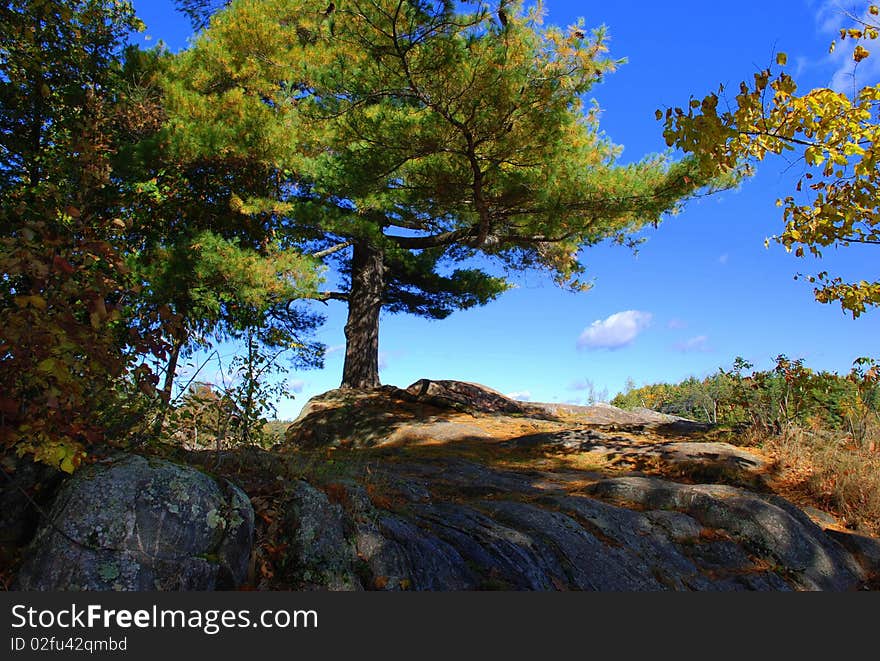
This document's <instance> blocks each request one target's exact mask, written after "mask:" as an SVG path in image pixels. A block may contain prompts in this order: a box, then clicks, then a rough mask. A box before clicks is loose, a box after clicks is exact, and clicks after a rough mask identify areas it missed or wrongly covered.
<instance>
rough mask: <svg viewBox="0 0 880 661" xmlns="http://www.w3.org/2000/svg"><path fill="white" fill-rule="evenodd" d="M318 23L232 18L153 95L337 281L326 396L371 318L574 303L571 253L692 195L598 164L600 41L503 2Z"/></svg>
mask: <svg viewBox="0 0 880 661" xmlns="http://www.w3.org/2000/svg"><path fill="white" fill-rule="evenodd" d="M331 6H332V8H333V9H332V11H328V7H327V5H326V2H325V1H322V2H320V3H319V2H316V1H311V2H308V1H307V2H293V1H292V0H266V1H264V2H246V1H238V2H233V3H232V4H231V5H230V7H229V9H227V10H225V11H223V12H220V13H218V14H216V15H215V16H214V17H213V19H212V21H211V24H210V27H209V28H208V29H207V30H205V31H204V32H203V33H202V34H201V35H200V36H199V38H198V40H197V41H196V43H195V44H194V46H193V47H192V48H191V49H190V50H189V51H187V52H185V53H184V54H183V55H181V56H180V58H179V61H178V62H177V63H176V66H175V67H174V69H173V75H172V76H170V77H169V80H168V83H167V94H168V98H169V111H170V113H171V117H172V119H171V123H172V125H173V126H174V127H175V133H176V135H177V139H178V145H179V148H180V149H181V150H183V151H185V152H188V153H191V154H218V153H219V154H224V155H227V156H229V155H237V156H242V157H247V158H249V159H254V160H256V161H260V162H262V163H265V164H267V165H268V166H270V167H272V168H274V169H276V171H277V172H278V173H279V174H280V176H282V177H283V179H284V183H283V185H282V186H280V187H279V193H280V194H279V195H278V196H277V197H276V198H275V199H274V200H272V201H271V204H272V205H273V208H275V209H276V210H277V209H279V208H281V207H282V206H283V213H284V215H285V218H286V219H287V223H286V226H285V228H284V229H285V231H286V234H287V237H288V239H289V240H290V242H291V243H292V244H295V245H296V246H298V247H299V248H300V249H302V250H305V251H308V252H310V253H311V254H313V255H314V256H315V257H319V258H321V259H323V260H325V261H327V262H328V263H335V265H336V266H337V268H338V269H339V272H340V274H341V276H342V278H341V287H340V288H339V289H338V290H337V291H328V292H324V293H323V294H322V295H321V297H322V298H323V299H325V300H341V301H344V302H345V303H346V304H347V306H348V322H347V324H346V327H345V333H346V341H347V346H346V357H345V366H344V368H343V377H342V385H343V386H344V387H352V388H370V387H375V386H377V385H378V384H379V374H378V333H379V315H380V312H381V310H382V309H383V308H384V309H386V310H389V311H391V312H407V313H411V314H418V315H422V316H426V317H429V318H442V317H445V316H446V315H448V314H450V313H451V312H452V311H453V310H456V309H463V308H468V307H471V306H475V305H482V304H485V303H487V302H488V301H490V300H492V299H494V298H495V297H497V296H498V295H499V294H501V293H502V292H503V291H505V290H506V289H507V288H509V286H510V284H509V282H508V280H507V279H506V278H504V277H499V276H497V275H493V273H494V272H495V270H496V269H495V267H500V268H501V269H504V270H508V271H510V270H512V271H516V270H521V269H526V268H540V269H544V270H546V271H548V272H549V273H550V274H551V275H552V276H553V277H554V279H555V280H556V281H557V282H558V283H560V284H562V285H565V286H569V287H572V288H575V289H583V288H586V287H587V285H585V284H584V283H582V282H581V281H580V280H579V276H582V274H583V272H584V267H583V265H582V263H581V262H580V261H579V253H580V251H581V249H582V248H584V247H587V246H591V245H595V244H597V243H599V242H602V241H605V240H612V241H617V242H619V243H624V244H633V243H635V242H636V241H637V240H636V239H635V238H634V233H635V232H637V231H638V230H639V229H641V228H642V227H644V226H646V225H648V224H656V223H657V222H659V220H660V219H661V218H662V216H663V215H664V214H666V213H668V212H671V211H674V210H675V209H676V208H677V205H678V204H679V202H680V201H681V200H682V199H684V198H686V197H688V196H689V195H692V194H694V193H695V192H696V191H698V190H699V189H700V188H701V187H703V186H705V185H706V184H708V183H710V182H709V181H708V180H707V179H706V178H705V177H703V178H701V177H700V176H699V175H698V174H697V170H696V169H695V168H694V167H693V163H692V162H691V161H687V160H686V161H682V162H678V163H671V162H669V161H668V160H667V159H666V158H665V157H662V156H649V157H646V158H645V159H643V160H642V161H640V162H637V163H633V164H629V165H620V164H618V163H617V157H618V156H619V153H620V150H619V148H618V147H617V146H616V145H614V144H613V143H612V142H611V141H609V140H608V139H607V138H606V137H605V136H604V135H603V134H602V133H601V131H600V129H599V126H598V117H599V109H598V107H597V106H596V105H595V104H585V102H584V100H583V99H584V95H585V94H587V93H588V92H589V91H590V90H591V88H592V87H593V85H594V84H595V83H597V82H598V81H599V80H601V78H602V76H603V75H605V74H607V73H610V72H611V71H613V70H614V69H615V68H616V66H617V65H618V64H619V62H618V61H615V60H612V59H610V58H609V57H608V56H607V55H606V53H607V45H606V42H607V35H606V33H605V30H604V29H598V30H594V31H592V32H590V31H588V30H587V29H586V28H585V27H584V25H583V23H582V22H579V23H578V24H576V25H573V26H570V27H569V28H568V29H566V30H562V29H559V28H556V27H552V26H551V27H544V26H543V25H542V20H541V10H540V8H534V9H531V10H528V11H527V10H524V9H523V7H522V5H521V3H518V2H507V1H506V0H502V3H501V5H500V6H499V7H496V8H495V10H494V11H490V10H489V8H487V7H485V6H484V5H479V6H477V8H476V9H474V10H473V11H470V12H465V11H462V10H461V8H460V7H459V6H458V5H456V4H455V3H451V2H441V1H438V2H431V1H430V0H415V1H412V0H369V1H350V2H339V3H335V4H333V5H331ZM500 16H503V17H504V18H503V20H502V19H501V18H500ZM475 258H477V259H476V260H475Z"/></svg>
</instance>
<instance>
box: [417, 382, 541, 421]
mask: <svg viewBox="0 0 880 661" xmlns="http://www.w3.org/2000/svg"><path fill="white" fill-rule="evenodd" d="M406 392H408V393H409V394H410V395H411V396H412V397H414V398H415V399H417V400H418V401H420V402H426V403H430V404H433V405H435V406H440V407H443V408H455V409H460V410H464V411H477V412H481V413H527V412H529V411H530V410H532V409H533V407H530V406H528V405H526V404H523V403H522V402H517V401H516V400H513V399H510V397H507V396H506V395H502V394H501V393H500V392H498V391H497V390H492V388H489V387H487V386H484V385H480V384H479V383H467V382H464V381H432V380H431V379H421V380H419V381H416V382H415V383H414V384H412V385H411V386H409V387H408V388H407V389H406Z"/></svg>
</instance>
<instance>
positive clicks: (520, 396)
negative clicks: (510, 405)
mask: <svg viewBox="0 0 880 661" xmlns="http://www.w3.org/2000/svg"><path fill="white" fill-rule="evenodd" d="M506 396H507V397H510V399H516V400H519V401H520V402H530V401H532V393H531V392H529V391H528V390H517V391H516V392H509V393H507V395H506Z"/></svg>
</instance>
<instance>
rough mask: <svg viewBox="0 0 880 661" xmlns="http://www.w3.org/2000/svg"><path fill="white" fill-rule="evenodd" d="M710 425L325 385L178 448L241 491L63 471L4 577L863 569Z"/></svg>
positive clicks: (300, 578)
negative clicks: (248, 428) (214, 446)
mask: <svg viewBox="0 0 880 661" xmlns="http://www.w3.org/2000/svg"><path fill="white" fill-rule="evenodd" d="M706 431H707V427H706V426H705V425H699V424H697V423H693V422H691V421H687V420H682V419H680V418H671V417H670V416H663V415H661V414H656V413H654V412H651V411H634V412H633V411H621V410H620V409H616V408H614V407H611V406H608V405H597V406H592V407H554V406H553V405H545V404H526V403H522V402H513V400H509V399H508V398H506V397H504V395H501V394H500V393H498V392H496V391H493V390H491V389H488V388H484V387H482V386H479V385H477V384H471V383H466V384H459V383H456V382H443V381H421V382H417V383H416V384H413V386H411V387H410V388H408V389H407V390H402V389H399V388H393V387H385V388H381V389H377V390H374V391H351V390H337V391H331V392H330V393H326V394H325V395H322V396H319V397H317V398H315V399H313V400H312V401H310V402H309V404H308V405H307V406H306V408H305V409H304V411H303V414H302V415H301V416H300V418H299V419H298V420H297V421H296V422H295V423H293V424H292V425H291V427H290V429H289V430H288V433H287V443H285V444H282V445H280V446H276V448H274V449H273V450H272V451H264V450H259V449H257V448H247V449H240V450H227V451H223V452H217V453H215V452H190V453H189V454H187V455H186V456H187V457H188V460H189V461H191V462H193V463H203V464H206V465H208V462H210V464H209V465H210V466H211V468H212V472H216V471H222V470H224V469H228V470H229V471H230V476H232V475H233V474H234V476H235V479H236V481H237V483H239V484H241V485H242V487H243V488H244V489H245V491H247V493H248V494H249V496H246V495H245V493H244V492H243V491H242V490H240V489H239V488H237V487H235V486H233V484H232V483H231V482H229V481H227V480H224V479H223V478H217V479H214V478H212V477H209V476H207V475H206V474H204V473H202V472H199V471H197V470H195V469H194V468H188V467H186V466H181V465H178V464H174V463H170V462H168V461H165V460H160V459H147V458H144V457H139V456H131V455H129V456H122V457H117V458H116V459H114V460H110V461H106V462H103V463H97V464H93V465H91V466H88V467H86V468H84V469H82V470H80V471H79V472H77V473H76V475H74V476H73V477H72V478H69V479H67V480H66V481H65V482H64V484H63V485H62V486H61V488H60V489H59V491H58V495H57V497H56V498H55V500H54V503H53V504H52V506H51V510H50V511H49V515H48V516H47V517H45V520H43V521H42V523H41V526H40V528H39V529H38V531H37V533H36V536H35V538H34V540H33V542H32V543H31V544H30V546H29V547H28V549H27V552H26V553H25V560H24V563H23V565H22V567H21V569H20V572H19V574H18V587H20V588H23V589H52V590H76V589H86V590H108V589H120V590H156V589H159V590H175V589H176V590H181V589H184V590H207V589H218V588H228V587H233V586H236V585H240V584H241V583H242V582H244V581H245V580H248V581H249V583H248V584H249V586H251V587H255V588H258V589H294V590H385V591H389V590H442V591H449V590H601V591H642V590H700V591H717V590H722V591H730V590H766V591H794V590H828V591H848V590H858V589H865V588H867V587H872V586H876V585H877V584H878V582H877V581H878V578H880V541H878V540H876V539H873V538H871V537H866V536H862V535H854V534H851V533H850V532H848V531H846V530H844V529H843V528H842V527H841V526H839V525H838V522H837V520H836V519H835V518H834V516H832V515H831V514H830V513H828V512H822V511H821V510H819V509H817V508H815V507H812V506H805V508H804V509H801V508H799V507H797V506H795V505H794V504H793V503H792V502H790V501H789V500H786V499H785V498H783V497H781V496H780V495H779V494H778V493H776V492H775V491H774V484H775V482H774V478H773V463H772V462H771V461H770V460H769V458H768V457H765V456H763V455H762V454H761V452H760V451H758V450H754V449H749V450H746V449H743V448H741V447H738V446H736V445H732V444H729V443H726V442H719V440H718V439H716V438H714V437H712V436H707V435H706ZM734 440H735V439H734ZM180 454H181V455H185V454H186V453H183V452H181V453H180ZM25 478H28V474H25V473H23V474H22V476H21V479H25ZM4 502H5V501H4ZM9 502H13V500H10V501H9ZM15 502H17V501H15ZM254 508H256V514H257V516H255V512H254ZM805 511H806V513H805ZM252 538H255V539H256V542H255V545H254V548H253V552H252ZM249 563H251V564H252V566H253V568H254V571H253V573H252V574H251V573H250V572H249Z"/></svg>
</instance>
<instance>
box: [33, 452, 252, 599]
mask: <svg viewBox="0 0 880 661" xmlns="http://www.w3.org/2000/svg"><path fill="white" fill-rule="evenodd" d="M253 529H254V519H253V509H252V508H251V504H250V502H249V500H248V498H247V496H246V495H245V494H244V493H243V492H242V491H241V490H240V489H238V488H237V487H235V486H234V485H233V484H231V483H229V482H226V481H224V482H223V483H222V484H221V483H218V482H217V481H216V480H214V479H213V478H211V477H209V476H207V475H205V474H204V473H201V472H199V471H197V470H195V469H193V468H189V467H185V466H180V465H177V464H173V463H171V462H168V461H163V460H159V459H147V458H144V457H140V456H136V455H126V456H121V457H117V458H116V459H114V460H112V461H108V462H106V463H100V464H94V465H91V466H88V467H86V468H83V469H81V470H80V471H78V472H77V473H76V474H75V475H74V476H73V477H72V478H70V479H68V480H67V481H66V482H65V484H64V485H63V486H62V487H61V489H60V491H59V494H58V496H57V498H56V499H55V501H54V503H53V505H52V508H51V510H50V511H49V513H48V517H47V519H46V520H44V521H43V522H42V523H41V526H40V528H39V530H38V531H37V533H36V536H35V537H34V539H33V541H32V542H31V545H30V547H29V548H28V550H27V551H26V553H25V560H24V562H23V564H22V567H21V569H20V570H19V573H18V587H19V588H21V589H24V590H212V589H217V588H230V587H234V586H236V585H238V584H240V583H242V582H243V581H244V580H245V578H246V575H247V569H248V560H249V558H250V552H251V545H252V536H253Z"/></svg>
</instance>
